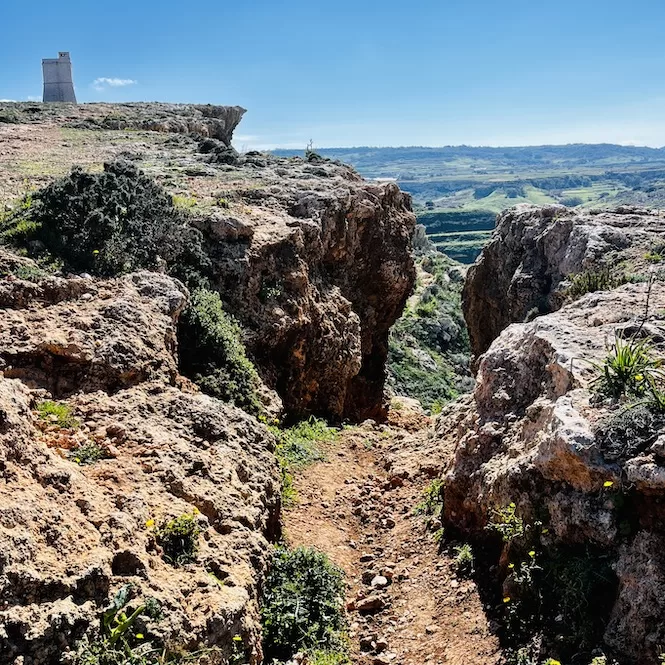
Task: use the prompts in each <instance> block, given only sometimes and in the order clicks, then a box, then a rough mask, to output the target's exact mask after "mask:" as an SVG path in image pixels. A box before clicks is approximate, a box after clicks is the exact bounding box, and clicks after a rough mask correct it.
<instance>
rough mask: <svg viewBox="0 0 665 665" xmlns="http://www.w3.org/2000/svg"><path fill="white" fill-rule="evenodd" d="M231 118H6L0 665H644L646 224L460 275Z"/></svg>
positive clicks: (664, 390) (554, 241) (113, 113)
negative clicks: (238, 133)
mask: <svg viewBox="0 0 665 665" xmlns="http://www.w3.org/2000/svg"><path fill="white" fill-rule="evenodd" d="M243 113H244V110H243V109H241V108H240V107H215V106H209V105H169V104H115V105H107V104H84V105H78V106H68V105H49V104H43V105H42V104H40V105H36V104H30V103H24V104H5V103H0V119H2V118H4V121H2V120H0V310H1V313H0V663H8V664H11V665H61V664H63V663H69V664H70V665H163V664H164V663H199V664H200V665H204V664H208V665H213V664H215V665H220V664H223V665H260V664H261V663H266V665H267V664H268V663H270V664H271V665H272V663H290V664H291V665H293V664H295V663H297V664H299V665H307V664H309V665H342V664H343V663H357V664H358V665H370V664H371V665H390V664H391V663H393V664H394V665H443V664H456V665H476V664H477V665H483V664H487V665H490V664H496V665H499V664H505V665H544V664H545V665H557V664H559V665H603V664H605V665H612V664H618V665H659V664H660V663H661V662H663V659H664V658H665V655H663V654H665V628H663V626H664V625H665V623H664V622H663V618H664V617H665V605H664V603H665V601H664V600H663V598H665V594H664V593H663V589H665V561H662V559H663V551H665V548H664V547H663V545H664V543H665V541H664V538H665V535H664V534H665V532H664V531H663V529H662V522H663V520H662V514H661V512H662V504H663V496H665V484H664V483H665V480H664V479H665V474H664V471H663V470H664V469H665V452H664V450H665V449H664V448H663V444H664V442H665V438H664V437H665V397H664V395H665V387H664V386H663V372H662V368H661V367H662V358H663V352H664V350H665V346H664V345H665V290H664V289H663V282H662V277H663V275H662V272H661V269H660V267H659V263H660V261H661V260H665V258H663V257H665V253H664V252H663V242H662V235H663V231H665V217H663V215H662V213H660V212H658V211H652V210H647V209H640V208H634V207H623V208H617V209H615V210H611V211H585V212H579V211H575V210H573V209H569V208H566V207H564V206H560V205H550V206H546V207H535V206H532V205H526V204H523V205H519V206H516V207H514V208H511V209H509V210H507V211H505V212H504V213H502V214H501V215H500V216H499V218H498V221H497V227H496V230H495V231H494V233H493V235H492V237H491V240H490V242H489V244H488V245H487V246H486V247H485V249H484V250H483V251H482V253H481V255H480V256H479V258H478V259H477V261H476V262H475V264H473V265H472V266H470V267H469V268H468V270H467V269H466V268H465V267H462V266H460V265H458V264H456V263H455V262H453V261H451V260H450V259H448V258H447V257H445V256H444V255H442V254H439V253H438V252H436V250H435V249H434V248H433V247H431V246H430V245H429V244H428V242H427V239H426V238H424V236H423V233H422V229H421V228H418V227H417V226H416V219H415V216H414V214H413V212H412V209H411V201H410V197H409V195H408V194H405V193H404V192H402V191H401V190H400V189H399V187H398V186H397V185H396V184H395V183H393V182H379V181H366V180H364V179H363V178H362V177H361V176H360V175H359V174H358V173H357V172H356V171H354V170H353V169H352V168H350V167H348V166H346V165H344V164H342V163H340V162H336V161H331V160H329V159H324V158H322V157H321V156H320V155H318V154H316V153H315V152H313V151H311V150H309V151H307V152H306V154H305V156H304V157H302V158H301V157H277V156H275V155H272V154H269V153H259V152H252V151H250V152H246V153H244V154H239V153H238V152H236V151H235V150H234V148H233V147H232V146H231V138H232V135H233V131H234V129H235V128H236V126H237V124H238V123H239V122H240V120H241V118H242V115H243ZM661 255H662V256H661ZM462 313H463V315H462ZM418 400H419V401H418ZM328 593H329V594H330V595H329V596H328V595H326V594H328Z"/></svg>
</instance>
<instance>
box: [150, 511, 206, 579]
mask: <svg viewBox="0 0 665 665" xmlns="http://www.w3.org/2000/svg"><path fill="white" fill-rule="evenodd" d="M201 531H202V530H201V527H200V526H199V524H198V519H197V516H196V514H193V515H187V514H186V515H180V516H179V517H176V518H174V519H172V520H168V521H166V522H163V523H162V524H161V525H160V526H159V527H158V528H157V530H156V533H155V535H156V538H157V542H158V543H159V545H161V548H162V550H163V552H164V560H165V561H167V562H168V563H170V564H171V565H172V566H175V567H179V566H183V565H185V564H187V563H192V562H194V561H196V555H197V553H198V551H199V536H200V534H201Z"/></svg>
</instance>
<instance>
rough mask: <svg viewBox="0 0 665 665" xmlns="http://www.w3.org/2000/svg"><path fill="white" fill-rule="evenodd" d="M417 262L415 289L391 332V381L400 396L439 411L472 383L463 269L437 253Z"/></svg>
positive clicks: (389, 380) (389, 361)
mask: <svg viewBox="0 0 665 665" xmlns="http://www.w3.org/2000/svg"><path fill="white" fill-rule="evenodd" d="M417 266H418V280H417V283H416V289H415V291H414V294H413V296H412V297H411V298H410V300H409V303H408V305H407V308H406V310H405V311H404V314H403V315H402V318H401V319H400V320H399V321H398V322H397V323H396V324H395V325H394V326H393V329H392V331H391V334H390V346H389V354H388V382H389V385H390V386H391V387H392V388H393V390H394V391H395V392H396V393H397V394H399V395H406V396H408V397H414V398H416V399H418V400H420V402H421V404H422V405H423V406H424V407H425V408H426V409H427V410H429V411H432V412H436V411H438V410H439V409H440V407H441V405H442V404H444V403H445V402H447V401H449V400H451V399H454V398H455V397H457V396H458V395H459V394H460V393H461V392H467V391H468V390H470V389H471V387H472V385H473V380H472V378H471V374H470V372H469V339H468V335H467V331H466V325H465V323H464V319H463V317H462V310H461V291H462V279H463V271H462V270H461V269H460V266H459V264H457V263H455V262H454V261H452V260H451V259H449V258H448V257H447V256H445V255H443V254H441V253H439V252H431V253H429V254H427V255H425V256H422V257H419V258H418V259H417Z"/></svg>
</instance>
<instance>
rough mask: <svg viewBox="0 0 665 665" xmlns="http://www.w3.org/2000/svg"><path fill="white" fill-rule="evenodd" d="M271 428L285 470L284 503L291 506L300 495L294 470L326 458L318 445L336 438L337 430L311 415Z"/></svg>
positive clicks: (281, 465)
mask: <svg viewBox="0 0 665 665" xmlns="http://www.w3.org/2000/svg"><path fill="white" fill-rule="evenodd" d="M270 431H271V432H272V433H273V434H274V435H275V438H276V439H277V448H276V450H275V454H276V456H277V460H278V461H279V466H280V469H281V473H282V505H283V506H284V507H285V508H288V507H290V506H292V505H293V504H294V503H295V502H296V500H297V498H298V497H297V492H296V489H295V487H294V483H293V474H292V470H293V469H302V468H304V467H306V466H307V465H309V464H313V463H314V462H319V461H321V460H324V459H325V454H324V452H323V451H322V450H321V448H320V445H319V444H321V443H325V442H331V441H334V440H335V437H336V436H337V430H336V429H335V428H334V427H329V426H328V424H327V423H326V422H325V421H324V420H320V419H318V418H314V417H313V416H312V417H310V418H309V419H308V420H304V421H302V422H300V423H298V424H297V425H294V426H293V427H289V428H286V429H283V428H280V427H276V426H271V427H270Z"/></svg>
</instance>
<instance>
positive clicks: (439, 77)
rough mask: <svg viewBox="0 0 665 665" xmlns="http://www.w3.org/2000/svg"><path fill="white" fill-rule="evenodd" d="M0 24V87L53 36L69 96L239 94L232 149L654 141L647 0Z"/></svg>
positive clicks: (219, 0) (267, 10) (42, 13)
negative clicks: (66, 71)
mask: <svg viewBox="0 0 665 665" xmlns="http://www.w3.org/2000/svg"><path fill="white" fill-rule="evenodd" d="M0 25H1V26H2V34H3V44H2V51H1V54H0V99H16V100H24V99H28V98H40V96H41V68H40V61H41V58H43V57H56V56H57V52H58V51H60V50H63V51H64V50H68V51H70V52H71V54H72V61H73V63H74V79H75V84H76V90H77V95H78V98H79V101H134V100H148V101H153V100H157V101H172V102H210V103H219V104H240V105H242V106H244V107H245V108H247V109H248V113H247V114H246V116H245V119H244V120H243V122H242V124H241V125H240V127H239V128H238V130H237V132H236V140H235V143H236V145H237V147H239V148H242V147H246V148H249V147H260V148H267V147H295V148H303V147H304V146H305V145H306V143H307V142H308V141H309V140H310V139H312V140H313V141H314V145H315V147H331V146H353V145H448V144H461V143H465V144H470V145H526V144H531V145H533V144H540V143H568V142H594V143H597V142H605V141H606V142H616V143H635V144H640V145H654V146H661V145H665V113H664V112H663V109H664V105H665V89H664V84H665V37H664V33H665V30H664V28H665V2H663V0H630V1H628V0H620V1H619V0H604V1H602V2H601V1H599V0H550V1H549V2H543V1H541V0H530V1H528V2H527V1H526V0H410V1H405V0H401V1H400V2H397V1H395V0H382V1H380V2H379V1H370V0H354V1H351V0H334V1H331V0H318V1H314V0H311V1H305V0H272V1H265V0H244V1H243V0H233V1H229V0H215V1H208V0H195V1H194V2H189V3H187V2H183V0H178V1H177V2H175V1H174V0H160V2H155V1H153V0H134V1H133V2H129V1H127V0H113V2H91V1H90V0H85V1H84V0H58V1H56V0H52V1H50V2H46V1H44V0H31V2H30V3H28V4H27V5H26V3H25V2H24V0H21V1H20V2H19V1H18V0H1V5H0ZM99 79H106V80H103V81H99ZM95 81H97V83H95Z"/></svg>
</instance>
